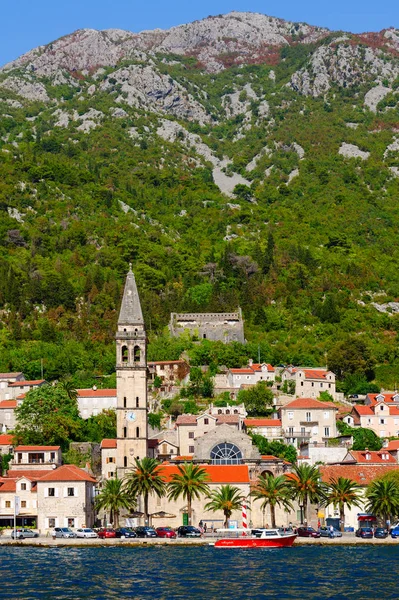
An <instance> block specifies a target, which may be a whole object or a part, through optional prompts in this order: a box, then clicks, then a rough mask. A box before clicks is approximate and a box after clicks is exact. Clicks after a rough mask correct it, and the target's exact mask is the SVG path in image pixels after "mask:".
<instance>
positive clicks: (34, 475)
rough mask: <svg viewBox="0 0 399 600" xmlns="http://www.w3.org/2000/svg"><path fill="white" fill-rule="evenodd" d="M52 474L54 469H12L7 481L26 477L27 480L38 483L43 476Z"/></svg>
mask: <svg viewBox="0 0 399 600" xmlns="http://www.w3.org/2000/svg"><path fill="white" fill-rule="evenodd" d="M52 472H53V470H52V469H51V470H48V469H43V470H40V469H21V470H19V469H10V470H9V471H7V479H19V478H20V477H26V479H30V480H31V481H37V480H38V479H40V478H41V477H43V475H46V474H47V473H52Z"/></svg>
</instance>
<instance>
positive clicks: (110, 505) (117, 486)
mask: <svg viewBox="0 0 399 600" xmlns="http://www.w3.org/2000/svg"><path fill="white" fill-rule="evenodd" d="M95 504H96V509H97V510H101V509H102V508H104V509H105V510H109V511H110V515H109V521H110V523H113V524H114V526H115V527H118V525H119V514H120V511H121V509H122V508H126V509H130V508H131V507H132V506H133V505H134V499H133V498H132V496H131V495H130V494H129V493H128V492H127V491H126V489H125V488H124V482H123V480H122V479H118V478H117V477H116V478H115V479H108V480H107V481H106V482H105V485H104V487H103V488H102V490H101V492H100V493H99V494H98V496H97V497H96V500H95Z"/></svg>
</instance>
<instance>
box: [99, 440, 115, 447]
mask: <svg viewBox="0 0 399 600" xmlns="http://www.w3.org/2000/svg"><path fill="white" fill-rule="evenodd" d="M105 448H116V440H111V439H109V438H105V439H104V440H102V442H101V450H104V449H105Z"/></svg>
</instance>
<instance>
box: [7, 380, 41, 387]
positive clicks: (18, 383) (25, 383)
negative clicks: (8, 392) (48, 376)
mask: <svg viewBox="0 0 399 600" xmlns="http://www.w3.org/2000/svg"><path fill="white" fill-rule="evenodd" d="M42 383H46V380H45V379H34V380H32V381H26V380H25V379H23V380H22V381H15V382H14V383H10V385H9V386H8V387H23V386H29V387H30V386H33V385H40V384H42Z"/></svg>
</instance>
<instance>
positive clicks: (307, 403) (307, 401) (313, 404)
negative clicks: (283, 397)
mask: <svg viewBox="0 0 399 600" xmlns="http://www.w3.org/2000/svg"><path fill="white" fill-rule="evenodd" d="M287 408H288V409H292V408H298V409H299V408H313V409H315V408H316V409H317V408H319V409H320V410H321V409H323V408H324V409H326V408H335V409H337V407H336V406H335V404H333V403H332V402H320V400H314V398H297V399H296V400H293V401H292V402H290V403H289V404H286V405H285V406H282V407H281V409H282V410H285V409H287Z"/></svg>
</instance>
